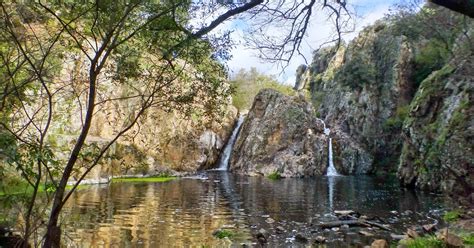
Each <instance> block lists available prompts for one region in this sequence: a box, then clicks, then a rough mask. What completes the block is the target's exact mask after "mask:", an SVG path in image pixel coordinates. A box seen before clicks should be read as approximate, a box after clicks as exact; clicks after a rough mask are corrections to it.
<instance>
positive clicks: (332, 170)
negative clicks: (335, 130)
mask: <svg viewBox="0 0 474 248" xmlns="http://www.w3.org/2000/svg"><path fill="white" fill-rule="evenodd" d="M323 125H324V134H325V135H326V136H329V134H331V130H330V129H329V128H326V123H324V121H323ZM328 146H329V151H328V160H329V166H328V170H327V172H326V176H339V173H337V170H336V167H334V162H333V158H332V138H329V145H328Z"/></svg>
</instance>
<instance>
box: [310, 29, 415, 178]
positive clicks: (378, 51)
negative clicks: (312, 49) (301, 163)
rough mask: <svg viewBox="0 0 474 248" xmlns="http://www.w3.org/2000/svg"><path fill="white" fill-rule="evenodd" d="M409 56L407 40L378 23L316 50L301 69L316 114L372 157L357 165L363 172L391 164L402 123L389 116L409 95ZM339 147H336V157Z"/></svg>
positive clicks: (403, 104)
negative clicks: (344, 41) (345, 40)
mask: <svg viewBox="0 0 474 248" xmlns="http://www.w3.org/2000/svg"><path fill="white" fill-rule="evenodd" d="M412 59H413V54H412V48H411V46H410V44H409V43H408V42H407V41H406V39H404V37H402V36H393V35H391V32H390V29H389V28H388V27H387V26H386V24H385V23H383V22H379V23H377V24H375V25H374V26H371V27H368V28H366V29H364V30H363V31H362V32H361V33H360V34H359V36H358V37H357V38H356V39H355V40H353V41H352V42H351V43H349V44H348V45H347V46H343V47H340V48H339V49H335V48H326V49H323V50H321V51H320V52H318V53H316V55H315V57H314V60H313V62H312V64H311V65H310V66H309V68H308V69H307V70H306V71H305V72H304V76H303V78H306V81H307V82H308V83H309V85H307V86H308V87H309V89H310V91H311V95H312V101H313V104H314V105H315V107H316V109H317V112H318V115H319V116H320V117H321V118H323V119H324V120H325V122H326V123H327V125H328V126H329V127H331V128H333V129H337V130H339V132H340V133H342V134H343V135H345V136H348V137H349V138H351V140H352V142H354V143H355V144H357V146H359V147H361V148H362V149H363V150H365V151H366V153H368V154H370V157H372V158H373V160H367V161H366V162H364V163H363V164H358V166H359V167H362V169H361V170H362V171H364V172H371V171H373V170H374V169H375V168H377V167H379V166H387V165H390V164H392V165H393V164H395V163H396V160H397V155H398V154H399V152H400V149H401V139H400V138H399V137H397V136H398V135H397V134H398V133H399V130H400V128H401V125H400V123H392V122H395V121H393V120H392V119H395V118H397V117H396V116H397V115H399V114H400V112H403V111H405V110H404V108H405V106H406V104H407V102H409V101H410V100H411V97H412V95H413V93H412V92H413V88H414V83H413V82H412V81H411V78H410V75H411V71H410V69H409V68H410V64H411V63H412ZM407 68H408V69H407ZM337 144H338V143H337V140H336V147H338V146H337ZM341 148H342V147H341ZM344 152H347V151H346V149H336V151H335V154H334V156H335V158H336V160H340V157H341V156H342V154H343V153H344ZM372 162H373V163H372Z"/></svg>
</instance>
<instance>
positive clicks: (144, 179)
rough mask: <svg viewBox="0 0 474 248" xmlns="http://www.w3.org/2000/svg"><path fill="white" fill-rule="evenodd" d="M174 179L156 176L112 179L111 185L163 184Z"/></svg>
mask: <svg viewBox="0 0 474 248" xmlns="http://www.w3.org/2000/svg"><path fill="white" fill-rule="evenodd" d="M174 179H176V177H171V176H156V177H122V178H113V179H112V183H164V182H169V181H171V180H174Z"/></svg>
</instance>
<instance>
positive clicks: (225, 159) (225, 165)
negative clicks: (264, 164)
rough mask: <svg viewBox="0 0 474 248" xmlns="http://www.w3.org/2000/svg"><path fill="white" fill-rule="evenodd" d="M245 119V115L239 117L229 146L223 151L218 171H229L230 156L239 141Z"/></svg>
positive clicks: (228, 142)
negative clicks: (238, 136) (237, 140)
mask: <svg viewBox="0 0 474 248" xmlns="http://www.w3.org/2000/svg"><path fill="white" fill-rule="evenodd" d="M244 119H245V118H244V116H243V115H240V116H239V119H238V120H237V125H235V128H234V130H232V135H231V136H230V138H229V141H227V144H226V145H225V147H224V150H223V151H222V154H221V158H220V159H219V167H217V169H216V170H220V171H226V170H228V169H229V159H230V154H231V153H232V148H233V147H234V143H235V140H236V139H237V135H238V134H239V131H240V126H242V123H243V122H244Z"/></svg>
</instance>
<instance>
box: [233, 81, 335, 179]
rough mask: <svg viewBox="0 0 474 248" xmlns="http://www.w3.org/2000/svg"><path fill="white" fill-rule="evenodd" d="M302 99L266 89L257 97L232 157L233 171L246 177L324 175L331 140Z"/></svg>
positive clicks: (310, 107) (308, 104)
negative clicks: (329, 140) (276, 174)
mask: <svg viewBox="0 0 474 248" xmlns="http://www.w3.org/2000/svg"><path fill="white" fill-rule="evenodd" d="M323 130H324V128H323V123H322V121H321V120H319V119H317V118H316V117H315V115H314V112H313V108H312V106H311V104H310V103H308V102H307V101H305V100H304V98H303V97H291V96H286V95H283V94H282V93H279V92H278V91H275V90H271V89H264V90H262V91H260V92H259V93H258V94H257V96H256V97H255V100H254V103H253V105H252V108H251V109H250V111H249V113H248V115H247V117H246V119H245V121H244V123H243V124H242V129H241V131H240V134H239V136H238V138H237V141H236V143H235V145H234V149H233V152H232V155H231V164H230V170H231V171H234V172H237V173H241V174H246V175H252V176H254V175H269V174H272V173H278V174H280V175H281V176H283V177H303V176H314V175H322V174H324V173H325V170H326V167H327V151H328V143H327V140H328V138H327V137H326V136H325V135H324V133H323Z"/></svg>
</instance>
